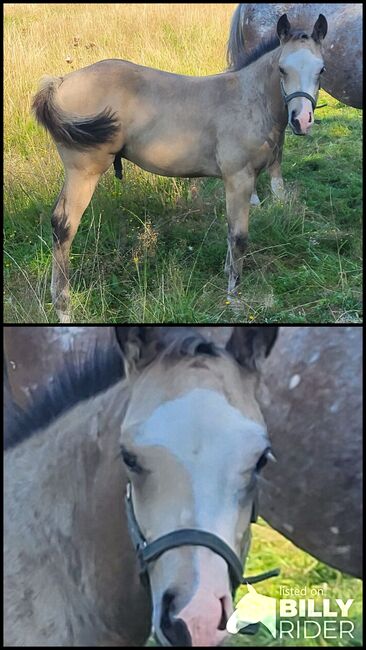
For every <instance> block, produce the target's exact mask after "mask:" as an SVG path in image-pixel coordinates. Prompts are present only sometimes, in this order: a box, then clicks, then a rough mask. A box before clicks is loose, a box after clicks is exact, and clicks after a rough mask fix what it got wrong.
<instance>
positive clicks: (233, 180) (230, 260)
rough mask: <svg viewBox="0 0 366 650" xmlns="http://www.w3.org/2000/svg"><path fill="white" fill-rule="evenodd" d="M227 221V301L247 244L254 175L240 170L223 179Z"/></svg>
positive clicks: (236, 278) (234, 283)
mask: <svg viewBox="0 0 366 650" xmlns="http://www.w3.org/2000/svg"><path fill="white" fill-rule="evenodd" d="M224 183H225V192H226V211H227V219H228V250H227V256H226V264H225V271H226V273H227V274H228V276H229V283H228V300H230V298H232V297H233V295H234V294H235V289H236V287H237V285H238V283H239V280H240V276H241V272H242V268H243V257H244V254H245V250H246V247H247V243H248V222H249V205H250V197H251V194H252V192H253V189H254V174H253V173H252V172H250V171H249V170H246V169H242V170H240V171H239V172H237V173H236V174H231V175H230V176H226V177H225V178H224Z"/></svg>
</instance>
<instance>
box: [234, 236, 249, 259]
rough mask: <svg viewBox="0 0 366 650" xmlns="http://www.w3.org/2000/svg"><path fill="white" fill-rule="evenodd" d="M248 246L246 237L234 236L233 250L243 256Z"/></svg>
mask: <svg viewBox="0 0 366 650" xmlns="http://www.w3.org/2000/svg"><path fill="white" fill-rule="evenodd" d="M247 246H248V235H236V237H235V248H236V249H237V250H238V251H239V253H241V255H244V253H245V251H246V249H247Z"/></svg>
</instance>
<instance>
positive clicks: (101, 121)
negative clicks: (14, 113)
mask: <svg viewBox="0 0 366 650" xmlns="http://www.w3.org/2000/svg"><path fill="white" fill-rule="evenodd" d="M62 81H63V78H62V77H44V78H43V79H42V81H41V84H40V88H39V90H38V92H37V94H36V95H35V97H34V99H33V103H32V111H33V113H34V115H35V117H36V120H37V122H38V123H39V124H41V125H42V126H43V127H44V128H45V129H47V131H49V133H50V134H51V136H52V138H53V139H54V140H55V142H58V143H61V144H63V145H64V146H65V147H69V148H72V149H85V148H87V147H90V146H95V145H98V144H103V143H105V142H109V141H110V140H112V139H113V137H114V136H115V134H116V133H117V131H118V130H119V128H120V123H119V120H118V118H117V116H116V114H115V113H113V112H112V109H111V108H109V107H107V108H105V109H104V110H103V111H101V112H100V113H98V114H97V115H90V116H88V117H82V116H80V115H72V114H70V113H67V112H66V111H64V110H62V109H61V108H60V107H58V106H57V104H56V102H55V93H56V91H57V89H58V88H59V86H60V85H61V83H62Z"/></svg>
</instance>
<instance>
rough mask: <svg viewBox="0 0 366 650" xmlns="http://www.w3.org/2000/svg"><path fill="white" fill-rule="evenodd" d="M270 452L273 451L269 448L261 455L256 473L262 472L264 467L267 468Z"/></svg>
mask: <svg viewBox="0 0 366 650" xmlns="http://www.w3.org/2000/svg"><path fill="white" fill-rule="evenodd" d="M270 451H271V450H270V448H269V447H267V449H266V450H265V451H264V452H263V454H262V455H261V457H260V459H259V461H258V462H257V464H256V466H255V471H256V472H257V473H258V472H260V471H261V469H263V467H265V465H266V464H267V456H268V454H269V452H270Z"/></svg>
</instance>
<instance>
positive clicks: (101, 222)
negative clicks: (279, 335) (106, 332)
mask: <svg viewBox="0 0 366 650" xmlns="http://www.w3.org/2000/svg"><path fill="white" fill-rule="evenodd" d="M67 6H68V7H69V9H68V11H67V12H65V11H61V9H62V5H29V6H28V8H27V5H15V6H14V7H11V8H9V9H8V10H7V15H6V18H7V20H6V23H5V56H6V65H5V219H4V247H5V255H4V316H5V321H6V322H8V323H10V322H55V321H56V315H55V313H54V311H53V308H52V305H51V297H50V292H49V284H50V274H51V248H50V246H51V240H52V238H51V227H50V213H51V209H52V205H53V203H54V201H55V198H56V196H57V194H58V192H59V190H60V187H61V185H62V178H63V171H62V166H61V162H60V160H59V158H58V154H57V152H56V150H55V147H54V145H53V144H52V143H51V141H50V139H49V137H48V135H47V134H46V133H45V132H44V131H43V130H41V129H40V128H39V127H38V126H37V125H36V124H35V122H34V120H33V119H32V117H31V116H30V114H29V106H30V99H31V96H32V94H33V93H34V91H35V90H36V87H37V82H38V79H39V77H41V76H42V74H45V73H47V72H48V73H53V74H62V73H64V72H65V71H66V69H67V66H68V64H67V63H66V62H65V57H66V56H67V55H68V54H69V53H70V52H71V54H72V56H73V63H72V64H71V68H74V69H76V68H78V67H82V66H83V65H87V64H88V63H91V62H93V61H97V60H99V59H102V58H106V57H107V56H109V57H111V56H112V57H113V56H118V57H121V56H123V57H124V58H129V59H131V60H135V61H138V62H141V63H144V64H147V65H153V66H156V67H160V68H165V69H167V70H174V71H176V72H184V73H196V74H197V73H198V74H209V73H213V72H217V71H219V70H222V69H223V68H224V67H225V42H226V39H227V34H228V29H229V21H230V17H231V15H232V11H233V8H234V5H208V6H205V5H195V6H194V7H193V6H190V5H174V6H173V5H171V6H170V7H169V6H168V5H160V6H159V5H157V6H153V5H152V6H151V7H150V6H148V5H144V6H143V7H144V9H143V10H142V9H139V8H138V7H139V6H138V5H119V6H118V7H117V6H115V8H114V9H113V12H115V17H116V20H115V22H114V23H113V28H112V29H111V30H110V31H108V35H109V36H108V38H105V32H104V27H105V29H106V28H107V25H108V23H110V15H109V13H110V12H111V11H112V9H111V6H110V5H108V6H107V5H67ZM108 7H109V9H108ZM174 7H175V9H174ZM173 9H174V11H173ZM141 11H143V19H141V15H140V16H139V18H140V19H141V20H137V18H138V12H140V14H141ZM203 11H204V12H205V25H204V26H203V24H202V13H200V12H203ZM98 21H99V23H98V24H99V27H100V29H98V30H96V26H95V23H96V22H98ZM75 24H76V25H77V29H76V28H75ZM147 25H149V39H148V42H146V39H145V38H144V33H145V32H144V30H145V29H146V28H147ZM56 26H57V38H56V37H55V30H56ZM103 26H104V27H103ZM75 35H78V37H80V39H81V41H80V46H78V47H77V48H75V47H73V38H74V36H75ZM90 43H95V46H93V47H90ZM324 100H325V101H326V102H327V104H328V105H327V107H326V108H323V109H321V110H320V111H319V112H318V113H317V119H319V120H320V124H317V125H315V127H314V130H313V133H312V134H311V135H310V136H308V137H307V138H296V136H294V135H292V134H290V133H288V134H287V137H286V144H285V150H284V160H283V175H284V179H285V184H286V188H287V192H288V199H287V200H286V202H285V203H283V204H282V203H280V202H278V201H274V200H273V199H272V197H271V195H270V191H269V180H268V176H267V175H266V174H263V175H262V176H261V178H260V181H259V187H258V193H259V196H260V198H261V200H262V204H261V206H260V207H257V208H252V209H251V216H250V227H249V236H250V245H249V249H248V253H247V255H246V258H245V262H244V274H243V280H242V282H241V286H240V292H241V293H240V300H239V303H238V305H236V307H235V310H234V309H233V308H232V307H230V306H228V305H227V304H226V277H225V275H224V262H225V255H226V216H225V201H224V192H223V186H222V182H221V181H219V180H216V179H205V180H198V181H190V180H185V179H183V180H182V179H178V180H177V179H167V178H162V177H158V176H154V175H152V174H148V173H146V172H144V171H142V170H140V169H139V168H137V167H136V166H134V165H133V164H131V163H128V162H127V161H125V162H124V170H125V176H124V180H123V182H122V183H121V182H120V181H118V180H117V179H115V178H114V176H113V173H112V170H111V171H109V172H108V173H107V174H106V175H105V177H104V178H103V179H102V181H101V183H100V185H99V187H98V189H97V191H96V193H95V195H94V198H93V200H92V203H91V205H90V207H89V208H88V210H87V212H86V213H85V215H84V217H83V220H82V223H81V226H80V229H79V232H78V234H77V236H76V238H75V241H74V245H73V248H72V266H71V286H72V307H73V319H74V321H75V322H80V323H82V322H91V323H96V322H101V323H108V322H142V321H143V322H169V321H175V322H181V323H184V322H212V323H216V322H218V323H219V322H224V321H227V322H237V321H241V322H268V323H271V322H279V323H285V322H286V323H308V322H314V323H319V322H327V323H331V322H337V323H344V322H345V323H349V322H361V319H362V304H361V294H362V284H361V282H362V277H361V268H362V263H361V213H362V210H361V185H362V182H361V138H362V132H361V112H360V111H358V110H357V109H352V108H349V107H345V106H344V105H342V104H340V103H339V102H338V101H337V100H335V99H332V98H331V97H329V96H327V95H326V94H325V93H321V97H320V103H323V101H324Z"/></svg>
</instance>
